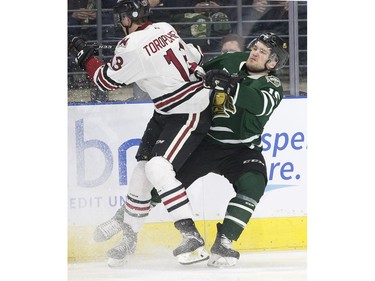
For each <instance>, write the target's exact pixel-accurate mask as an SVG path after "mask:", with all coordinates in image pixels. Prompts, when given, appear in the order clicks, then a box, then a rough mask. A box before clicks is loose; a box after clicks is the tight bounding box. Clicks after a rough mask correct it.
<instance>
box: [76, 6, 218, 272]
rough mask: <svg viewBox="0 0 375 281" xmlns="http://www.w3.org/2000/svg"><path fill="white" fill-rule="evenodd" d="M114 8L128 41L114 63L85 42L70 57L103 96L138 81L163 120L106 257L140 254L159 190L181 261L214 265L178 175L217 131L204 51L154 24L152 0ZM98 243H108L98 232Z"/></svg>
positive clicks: (115, 261) (116, 259) (119, 260)
mask: <svg viewBox="0 0 375 281" xmlns="http://www.w3.org/2000/svg"><path fill="white" fill-rule="evenodd" d="M113 11H114V17H115V21H116V22H117V23H118V24H119V25H120V26H121V27H122V29H123V30H124V32H125V35H126V36H125V37H124V38H123V39H122V40H121V41H120V42H119V43H118V44H117V46H116V49H115V52H114V56H113V57H112V59H111V61H110V62H108V63H105V62H104V61H102V60H100V59H99V58H97V57H96V56H95V54H96V53H97V52H96V50H95V48H94V47H92V46H88V45H87V44H86V42H85V41H84V40H82V39H81V38H78V37H74V38H69V51H70V54H71V55H73V56H74V58H75V62H76V63H77V64H78V65H79V66H80V67H81V68H82V69H84V70H85V71H86V72H87V74H88V76H89V78H90V79H91V80H92V81H93V82H94V83H95V85H96V86H97V87H98V88H99V89H101V90H103V91H108V90H114V89H117V88H119V87H121V86H124V85H128V84H131V83H133V82H135V83H137V84H138V86H139V87H140V88H141V89H142V90H144V91H146V92H147V93H148V94H149V95H150V97H151V99H152V100H153V102H154V106H155V112H154V116H153V118H152V119H151V120H150V122H156V123H157V124H158V126H157V127H158V128H159V129H158V130H155V131H154V132H152V134H154V136H155V139H156V141H155V144H154V145H153V149H152V153H151V157H150V158H149V159H137V160H138V164H137V166H136V167H135V169H134V171H133V173H132V177H131V179H130V182H129V186H128V194H127V196H126V199H125V204H124V206H125V216H124V224H122V225H121V228H122V231H123V234H124V236H123V240H122V241H121V243H120V244H118V245H117V246H115V247H114V248H112V249H110V250H109V251H108V252H107V255H108V257H109V261H108V264H109V266H119V265H122V264H123V263H124V262H125V261H126V260H127V257H128V256H129V255H131V254H133V253H134V251H135V247H136V242H137V233H138V232H139V231H140V229H141V228H142V226H143V224H144V221H145V218H146V217H147V215H148V212H149V211H150V207H151V206H150V205H151V193H150V191H151V189H152V188H153V187H155V188H156V190H157V192H158V194H159V195H160V197H161V198H162V202H163V203H164V205H165V207H166V209H167V210H168V212H169V214H170V215H171V217H172V219H173V221H174V222H175V227H176V228H177V229H178V230H179V231H180V232H181V234H182V236H183V240H182V242H181V244H180V245H179V247H177V248H176V249H175V250H174V251H173V254H174V255H175V256H176V257H177V259H178V261H179V262H180V263H182V264H189V263H194V262H199V261H203V260H207V259H208V253H207V252H206V251H205V250H204V240H203V238H202V237H201V235H200V234H199V232H198V230H197V229H196V226H195V223H194V221H193V219H192V218H193V213H192V209H191V206H190V202H189V199H188V197H187V194H186V191H185V188H184V186H183V185H182V184H181V182H179V181H178V180H177V179H176V178H175V172H176V171H178V169H179V168H181V166H182V165H183V163H184V162H185V161H186V159H187V158H188V157H189V155H190V154H191V153H192V152H193V151H194V149H195V148H196V147H197V146H198V144H199V143H200V142H201V140H202V139H203V138H204V136H205V135H206V133H207V131H208V130H209V127H210V121H211V115H210V109H209V107H208V105H209V94H210V91H211V90H210V89H206V88H204V87H203V81H202V79H199V75H197V74H198V73H203V69H202V68H201V67H200V66H199V65H200V63H201V62H202V58H203V55H202V53H201V52H200V49H199V47H195V46H193V45H192V44H186V43H185V42H184V41H183V40H182V39H181V38H180V37H179V36H178V34H177V32H176V30H175V29H174V28H173V27H172V26H171V25H170V24H168V23H163V22H161V23H152V22H150V21H148V15H149V14H150V6H149V3H148V1H147V0H119V1H118V2H117V4H116V5H115V7H114V9H113ZM124 114H126V112H124ZM94 239H95V240H96V241H102V240H105V238H104V237H100V236H98V235H96V236H94Z"/></svg>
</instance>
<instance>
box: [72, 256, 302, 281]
mask: <svg viewBox="0 0 375 281" xmlns="http://www.w3.org/2000/svg"><path fill="white" fill-rule="evenodd" d="M68 280H69V281H114V280H127V281H133V280H134V281H148V280H150V281H205V280H209V281H211V280H212V281H306V280H307V253H306V251H299V250H298V251H267V252H248V253H244V252H242V253H241V257H240V260H239V261H238V262H237V265H236V266H234V267H231V268H210V267H207V263H206V262H201V263H197V264H192V265H180V264H178V263H177V262H176V260H175V259H174V257H173V256H172V253H169V252H166V251H164V250H163V251H160V252H159V253H158V254H156V253H153V254H152V255H147V256H145V255H143V256H140V255H135V256H133V257H132V259H131V260H129V262H128V263H127V264H126V265H125V266H124V267H123V268H116V269H113V268H109V267H108V266H107V264H106V261H103V262H91V263H70V264H69V265H68Z"/></svg>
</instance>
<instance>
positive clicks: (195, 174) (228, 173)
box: [95, 33, 288, 267]
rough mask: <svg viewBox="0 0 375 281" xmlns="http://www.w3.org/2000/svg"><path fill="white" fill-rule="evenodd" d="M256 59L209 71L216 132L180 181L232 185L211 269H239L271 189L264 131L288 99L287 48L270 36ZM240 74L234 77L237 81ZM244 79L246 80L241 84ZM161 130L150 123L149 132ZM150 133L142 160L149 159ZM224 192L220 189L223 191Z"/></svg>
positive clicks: (221, 63) (226, 59) (214, 64)
mask: <svg viewBox="0 0 375 281" xmlns="http://www.w3.org/2000/svg"><path fill="white" fill-rule="evenodd" d="M248 48H249V50H250V53H242V52H236V53H226V54H223V55H220V56H218V57H216V58H214V59H212V60H210V61H208V62H207V63H206V64H205V65H204V69H205V71H206V77H205V81H204V83H205V85H206V87H208V88H212V89H215V90H214V91H213V94H212V101H211V102H212V114H213V116H212V125H211V128H210V130H209V132H208V134H207V136H206V137H205V139H204V140H203V141H202V143H201V144H200V145H199V146H198V148H197V149H196V150H195V151H194V153H193V154H192V155H191V156H190V157H189V158H188V160H187V161H186V162H185V164H184V165H183V167H182V168H181V169H180V170H179V171H178V172H177V175H176V177H177V178H178V180H179V181H181V182H182V184H183V185H184V186H185V187H186V188H187V187H188V186H189V185H191V184H192V183H193V182H194V181H195V180H196V179H198V178H200V177H202V176H205V175H207V174H208V173H211V172H212V173H216V174H219V175H222V176H224V177H225V178H226V179H228V181H229V182H230V183H231V184H232V186H233V188H234V190H235V193H236V196H235V197H233V198H232V199H231V200H230V201H229V203H228V206H227V209H226V214H225V217H224V220H223V222H222V223H218V224H217V236H216V240H215V242H214V244H213V246H212V248H211V255H210V259H209V260H208V265H209V266H214V267H225V266H233V265H235V264H236V262H237V260H238V259H239V257H240V254H239V252H238V251H236V250H234V249H233V248H232V241H236V240H238V238H239V237H240V236H241V233H242V232H243V230H244V228H245V227H246V225H247V224H248V222H249V220H250V218H251V215H252V213H253V212H254V210H255V208H256V206H257V204H258V203H259V201H260V199H261V197H262V196H263V194H264V191H265V188H266V185H267V180H268V177H267V170H266V162H265V159H264V157H263V155H262V142H261V137H262V133H263V130H264V127H265V125H266V123H267V121H268V120H269V118H270V117H271V115H272V113H273V112H274V110H275V109H276V108H277V107H278V106H279V104H280V102H281V100H282V98H283V88H282V85H281V82H280V80H279V78H278V77H277V76H275V73H276V71H277V70H278V69H280V68H282V67H283V66H284V65H285V63H286V61H287V60H288V52H287V44H286V43H285V42H284V41H283V40H282V39H281V38H280V37H278V36H277V35H275V34H273V33H264V34H261V35H260V36H259V37H257V38H256V39H254V40H253V41H252V42H251V43H250V44H249V46H248ZM231 74H234V75H231ZM238 77H244V78H243V79H242V80H241V81H240V82H239V83H237V82H238V81H239V79H238ZM153 126H156V124H154V125H153V124H152V120H151V121H150V123H149V125H148V128H152V127H153ZM147 132H152V129H151V130H146V132H145V134H144V136H143V138H142V143H141V145H140V148H139V150H138V157H140V156H142V157H143V159H147V157H148V156H147V153H148V148H147V143H153V142H155V141H157V140H156V139H152V134H149V133H147ZM218 188H220V187H219V186H218ZM123 213H124V208H123V207H122V208H121V209H120V210H118V211H117V213H116V215H115V217H113V218H112V219H111V220H110V221H107V222H105V223H103V224H101V225H99V226H98V227H97V229H96V230H95V236H96V237H100V239H96V240H101V241H102V240H106V239H109V238H110V237H112V236H113V235H114V234H116V233H117V232H116V231H115V230H111V229H120V228H121V226H122V219H121V217H122V216H123Z"/></svg>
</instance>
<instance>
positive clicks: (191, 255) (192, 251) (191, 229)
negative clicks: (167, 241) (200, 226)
mask: <svg viewBox="0 0 375 281" xmlns="http://www.w3.org/2000/svg"><path fill="white" fill-rule="evenodd" d="M175 226H176V228H177V229H178V230H179V231H180V232H181V234H182V237H183V240H182V242H181V244H180V245H179V246H178V247H177V248H176V249H175V250H174V251H173V255H174V256H175V257H176V258H177V260H178V262H179V263H180V264H184V265H186V264H192V263H196V262H200V261H204V260H207V259H208V258H209V255H208V253H207V251H206V250H205V249H204V240H203V238H202V237H201V236H200V234H199V232H198V230H197V229H196V227H195V225H194V222H193V220H192V219H186V220H180V221H177V222H175Z"/></svg>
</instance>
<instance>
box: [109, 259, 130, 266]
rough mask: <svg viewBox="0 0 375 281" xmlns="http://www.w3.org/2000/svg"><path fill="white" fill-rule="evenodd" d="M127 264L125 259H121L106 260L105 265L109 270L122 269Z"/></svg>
mask: <svg viewBox="0 0 375 281" xmlns="http://www.w3.org/2000/svg"><path fill="white" fill-rule="evenodd" d="M127 262H128V260H127V259H126V257H125V258H123V259H114V258H108V261H107V265H108V266H109V267H111V268H119V267H123V266H124V265H125V264H126V263H127Z"/></svg>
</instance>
